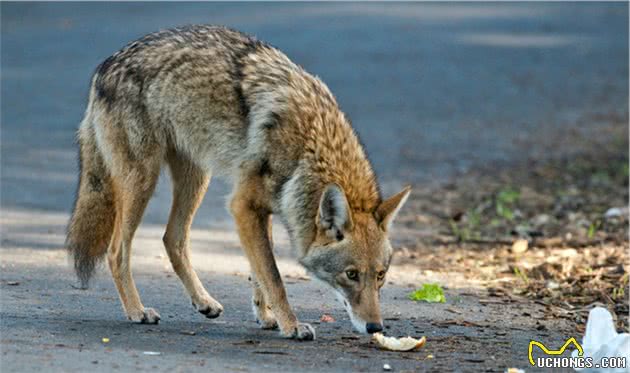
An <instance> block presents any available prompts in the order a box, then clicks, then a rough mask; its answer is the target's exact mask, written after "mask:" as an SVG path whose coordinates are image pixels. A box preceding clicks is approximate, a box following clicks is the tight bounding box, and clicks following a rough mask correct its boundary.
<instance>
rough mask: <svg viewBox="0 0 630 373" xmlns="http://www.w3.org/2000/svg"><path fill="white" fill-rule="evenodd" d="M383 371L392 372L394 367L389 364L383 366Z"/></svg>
mask: <svg viewBox="0 0 630 373" xmlns="http://www.w3.org/2000/svg"><path fill="white" fill-rule="evenodd" d="M383 370H384V371H386V372H391V370H392V366H391V365H389V364H383Z"/></svg>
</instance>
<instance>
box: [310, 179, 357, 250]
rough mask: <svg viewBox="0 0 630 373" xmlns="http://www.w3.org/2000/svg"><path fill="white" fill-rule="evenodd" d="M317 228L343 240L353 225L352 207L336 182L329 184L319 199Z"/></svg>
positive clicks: (333, 237)
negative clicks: (345, 233)
mask: <svg viewBox="0 0 630 373" xmlns="http://www.w3.org/2000/svg"><path fill="white" fill-rule="evenodd" d="M316 223H317V228H318V229H320V230H322V231H323V232H324V233H325V234H326V235H327V236H328V237H330V238H332V239H335V240H337V241H341V240H342V239H343V234H344V232H345V231H346V230H348V229H350V228H351V227H352V218H351V217H350V208H349V206H348V201H347V200H346V195H345V193H344V192H343V190H342V189H341V188H340V187H339V186H338V185H336V184H329V185H327V186H326V188H325V189H324V192H323V193H322V197H321V199H320V200H319V209H318V211H317V220H316Z"/></svg>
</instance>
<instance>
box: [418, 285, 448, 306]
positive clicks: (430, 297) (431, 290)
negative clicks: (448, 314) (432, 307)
mask: <svg viewBox="0 0 630 373" xmlns="http://www.w3.org/2000/svg"><path fill="white" fill-rule="evenodd" d="M409 299H411V300H415V301H421V300H423V301H425V302H429V303H446V298H445V297H444V290H442V287H441V286H440V285H438V284H423V285H422V288H420V289H418V290H416V291H414V292H411V293H409Z"/></svg>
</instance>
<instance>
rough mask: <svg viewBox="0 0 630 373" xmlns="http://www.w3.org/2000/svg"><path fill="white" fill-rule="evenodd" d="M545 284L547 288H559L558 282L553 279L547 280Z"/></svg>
mask: <svg viewBox="0 0 630 373" xmlns="http://www.w3.org/2000/svg"><path fill="white" fill-rule="evenodd" d="M546 286H547V289H549V290H556V289H559V288H560V284H558V283H557V282H555V281H547V284H546Z"/></svg>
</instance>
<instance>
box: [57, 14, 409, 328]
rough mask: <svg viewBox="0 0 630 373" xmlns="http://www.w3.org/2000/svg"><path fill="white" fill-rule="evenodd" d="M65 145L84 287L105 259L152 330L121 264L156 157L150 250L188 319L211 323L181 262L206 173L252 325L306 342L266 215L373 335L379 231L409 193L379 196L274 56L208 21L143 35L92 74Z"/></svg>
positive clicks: (74, 242) (216, 310)
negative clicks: (71, 158)
mask: <svg viewBox="0 0 630 373" xmlns="http://www.w3.org/2000/svg"><path fill="white" fill-rule="evenodd" d="M77 136H78V143H79V147H80V179H79V188H78V195H77V198H76V202H75V206H74V211H73V214H72V218H71V220H70V223H69V228H68V236H67V247H68V249H69V252H70V253H71V255H72V257H73V259H74V268H75V270H76V272H77V275H78V277H79V279H80V281H81V283H82V285H83V286H84V287H87V285H88V281H89V279H90V276H91V275H92V273H93V272H94V269H95V265H96V264H97V262H98V260H99V259H100V258H102V257H104V256H105V254H107V261H108V264H109V267H110V270H111V273H112V277H113V278H114V282H115V284H116V287H117V289H118V294H119V295H120V300H121V302H122V305H123V307H124V310H125V313H126V315H127V317H128V318H129V319H130V320H132V321H134V322H139V323H150V324H152V323H157V322H158V321H159V320H160V316H159V314H158V313H157V312H156V311H155V310H154V309H152V308H147V307H144V305H143V304H142V302H141V301H140V296H139V295H138V290H137V289H136V286H135V284H134V280H133V278H132V275H131V263H130V258H131V242H132V239H133V236H134V233H135V231H136V229H137V228H138V225H139V224H140V221H141V219H142V215H143V212H144V210H145V208H146V206H147V202H148V201H149V199H150V197H151V195H152V194H153V191H154V189H155V185H156V182H157V179H158V175H159V173H160V167H161V165H162V164H163V163H164V162H165V163H166V164H168V167H169V169H170V174H171V179H172V183H173V203H172V208H171V212H170V217H169V220H168V225H167V227H166V232H165V234H164V237H163V241H164V246H165V247H166V251H167V253H168V256H169V259H170V261H171V263H172V265H173V269H174V270H175V272H176V273H177V275H178V276H179V278H180V279H181V281H182V282H183V284H184V286H185V288H186V290H187V292H188V294H189V295H190V297H191V298H192V304H193V306H194V307H195V308H196V310H197V311H199V312H201V313H202V314H204V315H205V316H206V317H208V318H215V317H218V316H219V315H220V314H221V313H222V312H223V307H222V306H221V304H220V303H219V302H217V301H216V300H215V299H214V298H213V297H212V296H210V294H208V292H207V291H206V289H205V288H204V286H203V285H202V283H201V281H200V280H199V277H197V274H196V273H195V271H194V269H193V268H192V265H191V258H190V252H189V232H190V226H191V222H192V219H193V216H194V214H195V212H196V210H197V208H198V207H199V205H200V203H201V200H202V198H203V196H204V194H205V192H206V189H207V187H208V184H209V181H210V175H211V174H214V175H217V176H219V177H225V178H227V180H229V181H231V182H232V184H233V192H232V194H231V196H230V198H229V203H228V208H229V210H230V212H231V214H232V215H233V217H234V219H235V222H236V226H237V230H238V235H239V237H240V241H241V245H242V247H243V250H244V251H245V254H246V256H247V258H248V260H249V263H250V265H251V271H252V276H251V281H252V284H253V308H254V313H255V317H256V318H257V320H258V322H259V323H260V325H261V327H262V328H264V329H275V328H279V329H280V333H281V335H282V336H284V337H287V338H295V339H298V340H312V339H314V338H315V331H314V329H313V328H312V327H311V326H310V325H309V324H306V323H300V322H298V319H297V318H296V316H295V314H294V313H293V311H292V310H291V307H290V305H289V303H288V301H287V295H286V292H285V289H284V285H283V283H282V278H281V277H280V273H279V272H278V268H277V266H276V262H275V259H274V255H273V251H272V241H271V235H270V226H271V216H272V215H276V216H278V217H279V218H280V220H281V221H282V222H283V224H284V226H285V227H286V229H287V230H288V232H289V236H290V240H291V245H292V246H293V248H294V249H295V250H296V251H297V255H298V257H299V262H300V263H301V264H302V265H303V266H304V267H305V268H306V269H307V270H308V271H309V272H310V273H311V274H312V275H313V276H314V277H316V278H318V279H320V280H322V281H323V282H324V283H326V284H328V285H329V286H330V287H331V288H332V289H333V290H334V291H335V293H336V294H337V295H338V297H339V298H340V299H341V301H342V303H343V304H344V306H345V308H346V310H347V311H348V314H349V315H350V318H351V320H352V323H353V325H354V327H355V328H356V329H357V330H358V331H360V332H362V333H366V332H367V333H374V332H378V331H381V330H382V328H383V326H382V319H381V315H380V309H379V291H380V288H381V287H382V286H383V283H384V281H385V274H386V272H387V270H388V267H389V264H390V260H391V257H392V247H391V245H390V243H389V240H388V231H389V230H390V226H391V224H392V220H393V219H394V217H395V216H396V214H397V212H398V210H399V209H400V208H401V206H402V205H403V204H404V202H405V200H406V199H407V197H408V196H409V192H410V189H409V187H407V188H405V189H404V190H402V191H401V192H400V193H398V194H396V195H394V196H393V197H391V198H389V199H385V200H383V199H382V197H381V194H380V191H379V186H378V184H377V180H376V177H375V174H374V171H373V169H372V167H371V165H370V163H369V161H368V159H367V157H366V154H365V152H364V150H363V148H362V146H361V144H360V143H359V140H358V138H357V135H356V133H355V132H354V130H353V129H352V127H351V125H350V122H349V120H348V119H347V118H346V117H345V116H344V114H343V113H342V112H341V111H340V109H339V107H338V105H337V102H336V100H335V97H334V96H333V95H332V93H331V92H330V91H329V90H328V88H327V87H326V85H325V84H324V83H323V82H322V81H321V80H319V79H318V78H317V77H314V76H312V75H310V74H308V73H307V72H305V71H304V70H303V69H302V68H301V67H300V66H298V65H296V64H294V63H293V62H291V61H290V60H289V58H288V57H287V56H286V55H284V54H283V53H282V52H280V51H279V50H277V49H275V48H273V47H271V46H270V45H268V44H266V43H264V42H262V41H259V40H257V39H255V38H254V37H252V36H248V35H245V34H243V33H240V32H238V31H234V30H230V29H227V28H224V27H216V26H202V25H200V26H186V27H181V28H174V29H170V30H165V31H160V32H156V33H152V34H149V35H147V36H144V37H143V38H141V39H138V40H136V41H134V42H131V43H130V44H128V45H127V46H125V47H124V48H123V49H122V50H120V51H119V52H117V53H115V54H114V55H112V56H111V57H109V58H107V59H106V60H105V61H104V62H103V63H101V64H100V65H99V66H98V67H97V69H96V71H95V73H94V75H93V77H92V81H91V87H90V93H89V101H88V104H87V109H86V112H85V116H84V119H83V121H82V122H81V124H80V127H79V130H78V135H77Z"/></svg>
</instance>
